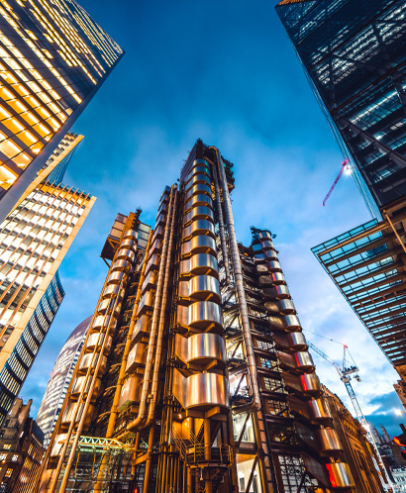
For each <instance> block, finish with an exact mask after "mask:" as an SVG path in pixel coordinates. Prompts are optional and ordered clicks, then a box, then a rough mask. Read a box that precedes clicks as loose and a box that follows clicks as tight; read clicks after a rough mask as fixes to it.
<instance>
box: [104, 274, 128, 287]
mask: <svg viewBox="0 0 406 493" xmlns="http://www.w3.org/2000/svg"><path fill="white" fill-rule="evenodd" d="M126 280H127V274H126V273H125V272H123V271H119V272H113V273H112V274H111V275H110V277H109V278H108V281H107V283H108V284H121V283H123V282H125V281H126Z"/></svg>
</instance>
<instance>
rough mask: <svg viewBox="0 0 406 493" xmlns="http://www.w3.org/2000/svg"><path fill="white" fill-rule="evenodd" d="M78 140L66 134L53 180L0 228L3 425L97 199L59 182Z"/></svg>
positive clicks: (50, 170) (50, 166) (48, 171)
mask: <svg viewBox="0 0 406 493" xmlns="http://www.w3.org/2000/svg"><path fill="white" fill-rule="evenodd" d="M79 141H80V139H78V138H77V137H76V136H73V135H70V136H69V135H68V136H66V137H65V139H64V141H63V142H62V143H61V144H60V145H59V146H58V148H57V149H56V151H55V155H54V157H51V158H50V160H48V162H47V164H46V166H45V168H44V170H43V171H42V174H43V175H46V176H48V178H50V179H52V182H51V181H48V180H47V179H45V180H44V181H42V182H41V183H40V184H39V185H37V186H36V188H35V189H34V190H33V191H31V192H28V194H27V195H26V196H23V197H22V198H21V199H20V201H19V202H18V204H17V206H16V208H15V209H14V211H13V212H12V213H11V214H9V215H8V217H7V219H6V221H4V222H3V224H2V225H1V226H0V259H1V262H0V425H1V424H2V422H3V421H4V419H5V416H6V415H7V413H8V411H9V410H10V408H11V406H12V404H13V401H14V399H15V398H16V396H17V395H18V392H19V390H20V388H21V386H22V384H23V383H24V381H25V378H26V377H27V374H28V371H29V369H30V368H31V365H32V363H33V361H34V359H35V357H36V355H37V353H38V350H39V349H40V347H41V344H42V342H43V340H44V338H45V336H46V334H47V332H48V330H49V327H50V325H51V323H52V320H53V319H54V317H55V315H56V312H57V310H58V308H59V305H60V304H61V302H62V299H63V296H64V294H65V293H64V291H63V288H62V285H61V281H60V279H59V275H58V267H59V266H60V264H61V262H62V260H63V258H64V256H65V254H66V252H67V251H68V249H69V247H70V245H71V243H72V241H73V240H74V238H75V236H76V234H77V233H78V231H79V229H80V228H81V226H82V224H83V222H84V220H85V219H86V217H87V215H88V213H89V211H90V209H91V208H92V206H93V204H94V202H95V200H96V199H95V198H94V197H92V196H91V195H90V194H87V193H86V192H83V191H80V190H77V189H74V188H72V187H70V186H68V185H64V184H62V183H60V182H59V181H58V180H55V178H58V177H59V178H60V177H61V173H60V168H59V167H62V168H63V167H65V164H66V163H65V161H64V159H67V158H68V154H69V152H72V150H73V149H74V147H75V145H76V144H77V143H78V142H79ZM66 153H67V154H66ZM65 154H66V156H65V157H63V156H64V155H65ZM56 163H57V165H55V166H54V164H56ZM52 175H54V177H52ZM40 176H41V173H40Z"/></svg>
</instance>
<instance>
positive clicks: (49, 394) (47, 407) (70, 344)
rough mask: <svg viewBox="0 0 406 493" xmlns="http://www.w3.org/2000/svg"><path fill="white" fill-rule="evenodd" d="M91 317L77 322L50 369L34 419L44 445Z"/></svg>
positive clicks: (53, 424) (50, 432)
mask: <svg viewBox="0 0 406 493" xmlns="http://www.w3.org/2000/svg"><path fill="white" fill-rule="evenodd" d="M91 318H92V317H89V318H87V319H86V320H84V321H83V322H82V323H81V324H79V325H78V326H77V327H76V329H75V330H74V331H73V332H72V334H71V335H70V336H69V337H68V339H67V341H66V342H65V344H64V345H63V347H62V349H61V351H60V353H59V355H58V358H57V359H56V361H55V365H54V367H53V369H52V373H51V376H50V378H49V382H48V385H47V388H46V390H45V393H44V397H43V398H42V401H41V405H40V408H39V411H38V416H37V419H36V421H37V423H38V426H39V427H40V428H41V430H42V431H43V433H44V447H48V444H49V440H50V438H51V435H52V432H53V430H54V427H55V424H56V421H57V419H58V416H59V413H60V412H61V409H62V405H63V401H64V400H65V395H66V392H67V390H68V387H69V384H70V381H71V378H72V375H73V371H74V368H75V365H76V362H77V360H78V357H79V354H80V351H81V350H82V346H83V341H84V338H85V335H86V331H87V329H88V327H89V323H90V321H91Z"/></svg>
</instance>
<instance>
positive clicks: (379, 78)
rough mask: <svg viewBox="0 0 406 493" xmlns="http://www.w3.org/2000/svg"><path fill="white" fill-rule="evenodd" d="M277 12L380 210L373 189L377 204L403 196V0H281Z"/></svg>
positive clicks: (405, 189)
mask: <svg viewBox="0 0 406 493" xmlns="http://www.w3.org/2000/svg"><path fill="white" fill-rule="evenodd" d="M276 10H277V13H278V15H279V17H280V18H281V20H282V22H283V25H284V27H285V29H286V31H287V33H288V35H289V37H290V39H291V41H292V42H293V44H294V46H295V49H296V52H297V54H298V56H299V58H300V60H301V62H302V64H303V67H304V69H305V72H306V74H307V76H308V78H309V81H310V83H311V84H312V86H313V88H314V91H315V93H316V96H317V98H318V100H319V103H320V105H321V106H322V107H323V108H324V109H325V110H326V114H327V116H328V118H329V120H330V123H331V125H332V127H333V129H334V131H335V134H336V136H337V138H338V140H339V142H340V144H341V147H342V149H343V152H344V154H345V155H346V157H348V158H350V159H351V161H352V162H353V163H354V164H355V166H356V169H357V171H358V172H359V173H360V174H361V175H362V179H360V180H358V183H360V184H361V188H362V192H363V194H364V197H365V198H366V200H367V203H368V206H369V207H370V209H371V210H372V211H373V212H374V213H375V214H374V215H376V212H377V211H376V206H375V204H374V203H373V201H371V197H370V194H369V192H370V193H371V194H372V197H373V199H374V202H376V204H377V205H378V207H379V208H384V207H386V206H387V205H388V204H390V203H392V202H393V201H395V200H398V199H402V198H403V197H404V196H405V195H406V172H405V168H406V113H405V102H406V95H405V88H406V50H405V45H406V25H405V22H404V15H405V12H406V2H404V1H396V0H371V1H366V0H317V1H294V0H282V1H281V2H280V3H279V4H278V5H277V7H276ZM365 184H366V187H365Z"/></svg>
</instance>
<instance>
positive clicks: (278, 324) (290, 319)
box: [268, 315, 301, 332]
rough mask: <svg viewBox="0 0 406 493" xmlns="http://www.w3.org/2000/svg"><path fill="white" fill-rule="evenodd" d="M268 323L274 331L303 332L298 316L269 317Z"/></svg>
mask: <svg viewBox="0 0 406 493" xmlns="http://www.w3.org/2000/svg"><path fill="white" fill-rule="evenodd" d="M268 321H269V323H270V324H271V326H272V328H273V329H276V330H285V331H287V332H295V331H298V330H301V327H300V322H299V319H298V318H297V316H296V315H280V316H279V317H278V316H276V315H269V316H268Z"/></svg>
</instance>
